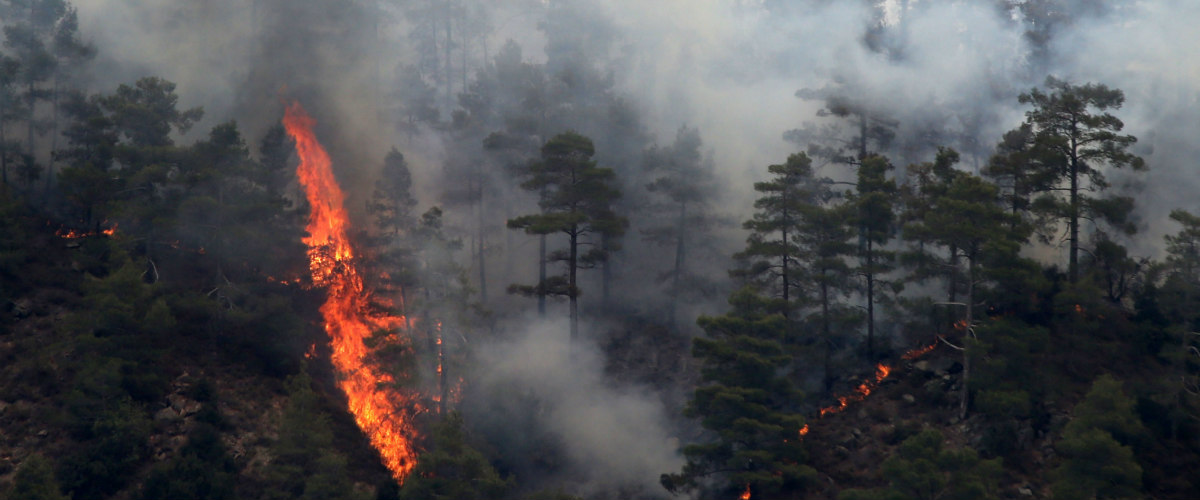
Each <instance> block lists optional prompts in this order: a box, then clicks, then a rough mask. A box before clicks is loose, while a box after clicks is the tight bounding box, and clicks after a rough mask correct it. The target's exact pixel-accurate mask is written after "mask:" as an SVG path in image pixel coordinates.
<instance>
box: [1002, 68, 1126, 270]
mask: <svg viewBox="0 0 1200 500" xmlns="http://www.w3.org/2000/svg"><path fill="white" fill-rule="evenodd" d="M1044 85H1045V87H1046V88H1047V91H1043V90H1039V89H1036V88H1035V89H1033V90H1031V91H1030V92H1029V93H1027V94H1021V96H1020V101H1021V103H1022V104H1032V105H1033V109H1032V110H1029V111H1028V112H1026V113H1025V123H1026V124H1027V125H1030V126H1032V127H1033V130H1034V137H1033V149H1034V158H1037V159H1038V161H1037V162H1034V163H1033V164H1031V165H1030V168H1033V169H1039V170H1041V171H1042V173H1043V174H1044V175H1046V176H1047V178H1049V179H1051V186H1052V187H1051V188H1050V191H1048V192H1047V193H1046V194H1044V195H1043V196H1041V197H1039V198H1038V199H1037V200H1035V201H1034V206H1033V207H1034V210H1035V211H1037V212H1040V213H1043V214H1046V215H1048V216H1050V217H1053V218H1056V219H1065V220H1066V222H1067V241H1068V243H1069V245H1070V253H1069V257H1068V259H1069V261H1068V275H1069V277H1070V280H1071V283H1075V282H1077V281H1078V280H1079V243H1080V241H1079V238H1080V237H1079V222H1080V220H1081V219H1082V220H1092V221H1101V220H1102V221H1105V222H1107V223H1108V224H1110V225H1112V226H1114V227H1116V228H1118V229H1120V230H1122V231H1124V232H1126V233H1132V232H1134V230H1135V227H1134V226H1133V224H1132V223H1130V222H1128V220H1127V217H1128V215H1129V213H1130V212H1131V211H1132V209H1133V199H1132V198H1129V197H1119V196H1118V197H1110V198H1099V197H1098V196H1089V195H1087V193H1099V192H1101V191H1104V190H1105V189H1107V188H1108V187H1109V184H1108V182H1107V181H1106V180H1105V177H1104V172H1103V171H1102V170H1101V169H1102V168H1103V167H1104V166H1106V165H1107V166H1108V167H1109V168H1114V169H1115V168H1123V167H1129V168H1131V169H1133V170H1145V169H1146V163H1145V161H1143V160H1142V158H1140V157H1138V156H1137V155H1134V154H1132V153H1129V152H1128V149H1129V146H1131V145H1133V144H1134V143H1135V142H1137V138H1135V137H1134V136H1132V135H1118V134H1117V133H1118V132H1120V131H1121V129H1122V128H1123V127H1124V126H1125V125H1124V123H1122V122H1121V120H1120V119H1118V118H1117V117H1115V116H1113V115H1111V114H1109V113H1106V112H1104V111H1105V110H1107V109H1109V108H1112V109H1118V108H1120V107H1121V105H1122V104H1124V102H1125V94H1124V93H1123V92H1121V90H1119V89H1110V88H1108V87H1107V86H1105V85H1102V84H1092V83H1088V84H1084V85H1071V84H1070V83H1068V82H1065V81H1062V80H1058V79H1055V78H1053V77H1050V78H1047V79H1046V83H1045V84H1044Z"/></svg>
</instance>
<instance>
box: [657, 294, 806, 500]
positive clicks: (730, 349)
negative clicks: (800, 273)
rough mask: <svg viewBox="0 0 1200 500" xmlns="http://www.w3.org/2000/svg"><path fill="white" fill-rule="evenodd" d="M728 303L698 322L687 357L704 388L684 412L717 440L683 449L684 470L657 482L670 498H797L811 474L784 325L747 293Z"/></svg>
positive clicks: (770, 303) (767, 306)
mask: <svg viewBox="0 0 1200 500" xmlns="http://www.w3.org/2000/svg"><path fill="white" fill-rule="evenodd" d="M730 303H731V304H732V305H733V310H732V311H731V312H730V313H729V314H726V315H724V316H718V317H701V318H700V320H699V324H700V326H701V327H702V328H703V329H704V331H705V333H706V337H702V338H697V339H696V340H695V341H694V347H693V355H694V356H696V357H697V358H699V359H700V361H701V363H702V365H701V372H700V376H701V378H702V379H703V382H702V383H701V384H700V386H699V387H698V388H697V389H696V391H695V393H694V395H693V396H692V399H691V400H690V401H689V402H688V405H687V408H686V409H685V411H684V414H685V415H687V416H689V417H692V418H697V419H699V420H700V425H701V426H703V427H704V428H705V429H708V430H710V431H712V432H713V433H714V434H715V440H714V441H712V442H705V443H695V444H689V445H687V446H686V447H684V449H683V454H684V456H685V457H686V458H687V463H686V464H685V465H684V467H683V470H682V471H681V472H679V473H677V474H664V475H663V476H662V478H661V480H662V484H663V486H664V487H665V488H667V490H668V491H671V492H680V491H690V490H693V489H696V488H701V489H702V490H704V491H705V493H706V494H705V495H703V496H705V497H708V496H717V497H722V498H729V497H733V496H736V495H738V494H741V493H743V492H744V491H746V490H749V491H750V492H751V498H774V497H778V496H783V495H790V494H798V493H800V492H802V491H803V490H804V489H805V488H806V487H808V486H810V485H811V484H812V482H813V481H814V480H815V478H816V471H815V470H813V469H812V468H811V467H809V466H807V465H805V460H806V454H805V451H804V446H803V443H802V442H801V440H800V437H801V435H800V432H801V429H802V428H804V426H805V420H804V416H803V415H802V414H801V413H800V410H801V408H800V402H801V399H802V397H803V394H802V393H801V392H800V391H799V390H798V389H797V388H796V387H795V386H794V385H793V384H792V382H791V378H792V374H791V373H790V371H791V370H794V369H795V368H796V366H797V365H796V363H795V362H794V361H793V359H792V356H790V355H789V354H788V352H787V351H786V350H785V349H784V345H785V343H787V342H788V339H787V330H788V329H787V320H786V319H785V318H784V317H783V316H782V315H781V314H780V313H779V312H778V308H777V307H776V305H775V304H774V303H773V301H770V300H764V299H763V298H762V297H761V296H759V295H757V294H756V293H754V292H753V291H751V290H748V289H747V290H742V291H740V292H738V293H735V294H734V295H733V297H731V298H730Z"/></svg>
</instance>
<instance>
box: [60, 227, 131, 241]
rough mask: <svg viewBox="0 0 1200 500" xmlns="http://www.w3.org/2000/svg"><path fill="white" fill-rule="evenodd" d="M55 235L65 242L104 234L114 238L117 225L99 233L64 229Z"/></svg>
mask: <svg viewBox="0 0 1200 500" xmlns="http://www.w3.org/2000/svg"><path fill="white" fill-rule="evenodd" d="M54 234H55V235H56V236H58V237H59V238H62V239H65V240H76V239H80V238H87V237H89V236H99V235H102V234H103V235H104V236H108V237H112V236H113V235H115V234H117V225H116V224H113V225H112V227H110V228H107V229H101V230H100V231H99V232H96V231H86V232H85V231H76V230H74V229H66V228H63V229H59V230H58V231H55V232H54Z"/></svg>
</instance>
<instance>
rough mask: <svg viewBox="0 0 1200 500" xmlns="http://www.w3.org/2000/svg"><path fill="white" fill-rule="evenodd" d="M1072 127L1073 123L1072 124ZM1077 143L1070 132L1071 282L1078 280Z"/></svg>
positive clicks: (1069, 266) (1069, 271)
mask: <svg viewBox="0 0 1200 500" xmlns="http://www.w3.org/2000/svg"><path fill="white" fill-rule="evenodd" d="M1072 129H1074V124H1072ZM1077 148H1078V144H1077V143H1076V140H1075V132H1074V130H1072V132H1071V158H1070V160H1071V208H1070V214H1069V215H1070V221H1068V223H1069V225H1070V227H1071V236H1070V240H1071V254H1070V257H1069V258H1070V261H1069V263H1068V265H1067V272H1068V275H1069V277H1070V279H1071V283H1076V282H1078V281H1079V157H1078V156H1076V153H1075V152H1076V151H1077Z"/></svg>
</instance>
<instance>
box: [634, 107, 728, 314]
mask: <svg viewBox="0 0 1200 500" xmlns="http://www.w3.org/2000/svg"><path fill="white" fill-rule="evenodd" d="M702 144H703V143H702V141H701V140H700V133H699V132H698V131H696V129H689V128H687V127H682V128H680V129H679V131H678V132H677V133H676V134H675V142H674V143H672V144H671V145H670V146H667V147H659V146H657V145H655V146H652V147H650V148H649V149H647V150H645V151H644V152H643V153H642V165H643V168H644V169H645V170H646V171H647V172H652V173H654V175H657V176H658V177H656V178H655V179H654V180H653V181H651V182H650V183H648V184H646V190H647V191H649V192H650V193H652V194H653V195H655V196H654V198H653V200H654V201H653V202H652V204H651V205H650V206H649V207H648V210H649V212H650V214H649V217H650V218H652V219H653V220H654V225H653V226H651V227H649V228H646V229H642V230H641V233H642V238H643V239H645V240H646V241H649V242H651V243H653V244H655V245H657V246H660V247H663V248H665V249H668V250H667V252H664V253H665V254H666V256H669V257H673V259H672V260H673V263H672V265H671V266H670V268H669V269H668V270H667V271H666V272H663V273H661V274H659V276H658V281H659V282H662V283H664V284H666V292H667V295H668V297H669V302H668V306H667V321H668V322H669V323H671V324H674V323H675V309H676V306H677V304H678V301H679V300H680V299H681V298H684V297H686V298H692V299H696V298H700V297H702V296H703V295H702V294H703V292H704V290H707V289H711V288H712V286H711V284H710V283H708V279H707V278H706V277H705V276H704V274H703V273H702V271H700V269H699V267H700V266H698V265H696V264H693V263H692V259H695V257H691V259H689V256H690V254H691V253H700V252H697V250H699V249H703V248H705V245H702V244H701V242H703V241H704V240H707V239H709V238H711V237H712V236H713V234H712V231H713V230H714V229H715V226H716V225H717V224H718V221H717V217H716V215H714V214H713V213H712V212H713V208H712V207H713V205H714V203H713V202H714V199H715V198H716V197H717V196H718V193H717V184H716V179H715V176H714V172H713V166H712V164H711V161H709V162H706V161H704V158H703V157H702V155H701V153H700V148H701V146H702Z"/></svg>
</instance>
